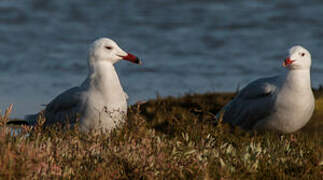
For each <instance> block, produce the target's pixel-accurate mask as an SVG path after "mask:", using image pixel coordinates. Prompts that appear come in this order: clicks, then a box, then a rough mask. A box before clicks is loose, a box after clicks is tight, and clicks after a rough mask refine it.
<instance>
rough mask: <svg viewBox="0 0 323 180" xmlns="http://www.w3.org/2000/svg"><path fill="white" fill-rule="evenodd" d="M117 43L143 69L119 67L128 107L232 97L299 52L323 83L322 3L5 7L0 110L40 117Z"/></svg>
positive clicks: (179, 0) (0, 12) (159, 1)
mask: <svg viewBox="0 0 323 180" xmlns="http://www.w3.org/2000/svg"><path fill="white" fill-rule="evenodd" d="M102 36H106V37H110V38H112V39H114V40H116V41H117V42H118V44H119V45H120V47H122V48H123V49H125V50H127V51H129V52H131V53H133V54H135V55H137V56H139V57H140V58H141V59H142V60H143V63H144V64H143V65H142V66H137V65H134V64H130V63H127V62H120V63H118V64H117V70H118V73H119V77H120V79H121V81H122V84H123V86H124V89H125V90H126V92H127V93H128V95H129V96H130V103H134V102H136V101H139V100H146V99H150V98H154V97H156V95H157V94H159V95H161V96H167V95H173V96H179V95H183V94H185V93H194V92H200V93H202V92H210V91H234V90H235V89H236V87H237V86H238V84H239V83H240V84H244V83H246V82H248V81H249V80H253V79H255V78H257V77H260V76H268V75H273V74H277V73H279V72H281V71H282V70H283V68H282V66H281V63H282V61H283V59H284V58H285V57H286V56H287V50H288V48H289V47H291V46H292V45H296V44H300V45H303V46H304V47H306V48H307V49H309V50H310V52H311V53H312V59H313V66H312V84H313V86H314V87H317V86H318V85H319V84H322V83H323V79H322V77H323V62H322V60H321V57H322V56H323V50H322V47H323V1H318V0H317V1H316V0H307V1H305V0H304V1H297V2H295V0H285V1H274V2H272V1H252V0H244V1H241V2H240V1H239V2H238V1H234V0H228V1H220V0H217V1H213V0H212V1H211V0H204V1H196V0H149V1H144V0H133V1H125V0H115V1H112V0H111V1H103V0H101V1H100V0H96V1H92V0H86V1H82V2H81V1H79V0H72V1H71V0H69V1H67V0H66V1H65V0H60V1H57V0H46V1H44V0H25V1H9V0H3V1H0V108H1V109H4V108H5V107H7V106H8V105H9V104H11V103H13V104H14V114H13V117H22V116H23V115H24V114H27V113H32V112H37V111H39V110H40V109H42V108H43V107H41V104H46V103H47V102H48V101H50V100H51V99H52V98H53V97H55V96H56V95H57V94H58V93H60V92H61V91H63V90H65V89H67V88H70V87H72V86H74V85H79V84H80V83H81V82H82V81H83V80H84V78H85V77H86V75H87V49H88V46H89V44H90V43H91V42H92V41H93V40H95V39H96V38H98V37H102Z"/></svg>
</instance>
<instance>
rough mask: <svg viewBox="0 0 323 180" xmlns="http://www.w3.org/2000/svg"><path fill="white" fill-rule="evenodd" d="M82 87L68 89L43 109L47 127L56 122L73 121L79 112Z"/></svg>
mask: <svg viewBox="0 0 323 180" xmlns="http://www.w3.org/2000/svg"><path fill="white" fill-rule="evenodd" d="M83 92H84V90H83V88H82V87H74V88H71V89H68V90H66V91H64V92H63V93H61V94H60V95H58V96H57V97H56V98H55V99H53V100H52V101H51V102H50V103H49V104H48V105H47V106H46V109H45V117H46V122H45V125H49V124H52V123H56V122H61V123H64V122H66V121H68V120H70V121H74V120H75V119H76V116H77V114H78V113H79V112H80V106H81V103H82V102H81V101H82V93H83Z"/></svg>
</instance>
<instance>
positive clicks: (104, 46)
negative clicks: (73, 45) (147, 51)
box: [89, 38, 141, 64]
mask: <svg viewBox="0 0 323 180" xmlns="http://www.w3.org/2000/svg"><path fill="white" fill-rule="evenodd" d="M89 55H90V61H92V62H91V63H96V62H99V61H100V62H102V61H106V62H110V63H112V64H114V63H116V62H118V61H119V60H127V61H130V62H132V63H135V64H141V61H140V60H139V58H138V57H136V56H134V55H132V54H130V53H127V52H125V51H124V50H122V49H121V48H120V47H119V46H118V44H117V43H116V42H114V41H113V40H111V39H109V38H100V39H97V40H95V41H94V42H93V43H92V45H91V47H90V53H89ZM93 61H94V62H93Z"/></svg>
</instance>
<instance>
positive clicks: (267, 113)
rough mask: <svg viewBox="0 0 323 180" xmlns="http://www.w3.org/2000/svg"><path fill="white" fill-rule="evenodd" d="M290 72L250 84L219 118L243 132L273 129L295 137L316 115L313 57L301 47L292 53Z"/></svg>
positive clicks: (293, 48)
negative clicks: (312, 79)
mask: <svg viewBox="0 0 323 180" xmlns="http://www.w3.org/2000/svg"><path fill="white" fill-rule="evenodd" d="M283 66H284V67H286V68H287V69H288V71H287V72H285V73H283V74H281V75H278V76H274V77H268V78H261V79H258V80H255V81H253V82H251V83H249V84H248V85H247V86H246V87H245V88H243V89H242V90H241V91H240V92H239V93H238V95H237V96H236V97H235V98H234V99H233V100H232V101H231V102H229V103H228V104H227V105H226V106H225V107H224V108H223V109H222V110H221V111H220V112H219V113H218V115H217V117H220V118H221V116H222V121H223V122H228V123H230V124H232V125H236V126H240V127H242V128H244V129H248V130H250V129H273V130H277V131H279V132H282V133H292V132H295V131H297V130H299V129H300V128H302V127H303V126H305V124H306V123H307V122H308V121H309V119H310V118H311V116H312V114H313V111H314V104H315V100H314V96H313V92H312V89H311V80H310V67H311V54H310V53H309V51H308V50H306V49H305V48H303V47H302V46H294V47H292V48H291V49H290V50H289V57H287V58H286V59H285V61H284V63H283Z"/></svg>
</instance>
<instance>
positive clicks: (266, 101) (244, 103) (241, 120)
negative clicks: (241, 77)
mask: <svg viewBox="0 0 323 180" xmlns="http://www.w3.org/2000/svg"><path fill="white" fill-rule="evenodd" d="M278 81H279V78H278V77H277V76H275V77H270V78H263V79H258V80H256V81H253V82H251V83H249V84H248V85H247V86H246V87H245V88H243V89H242V90H241V91H240V92H239V94H238V95H237V96H236V97H235V98H234V99H233V100H232V101H231V102H229V104H227V105H226V106H225V107H224V108H225V109H224V114H223V122H228V123H231V124H232V125H236V126H240V127H242V128H244V129H252V128H253V127H254V125H255V124H256V123H257V122H258V121H259V120H262V119H264V118H265V117H267V116H268V115H269V114H270V113H271V112H272V109H273V105H274V99H275V98H274V97H273V96H275V91H276V90H277V83H279V82H278Z"/></svg>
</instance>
